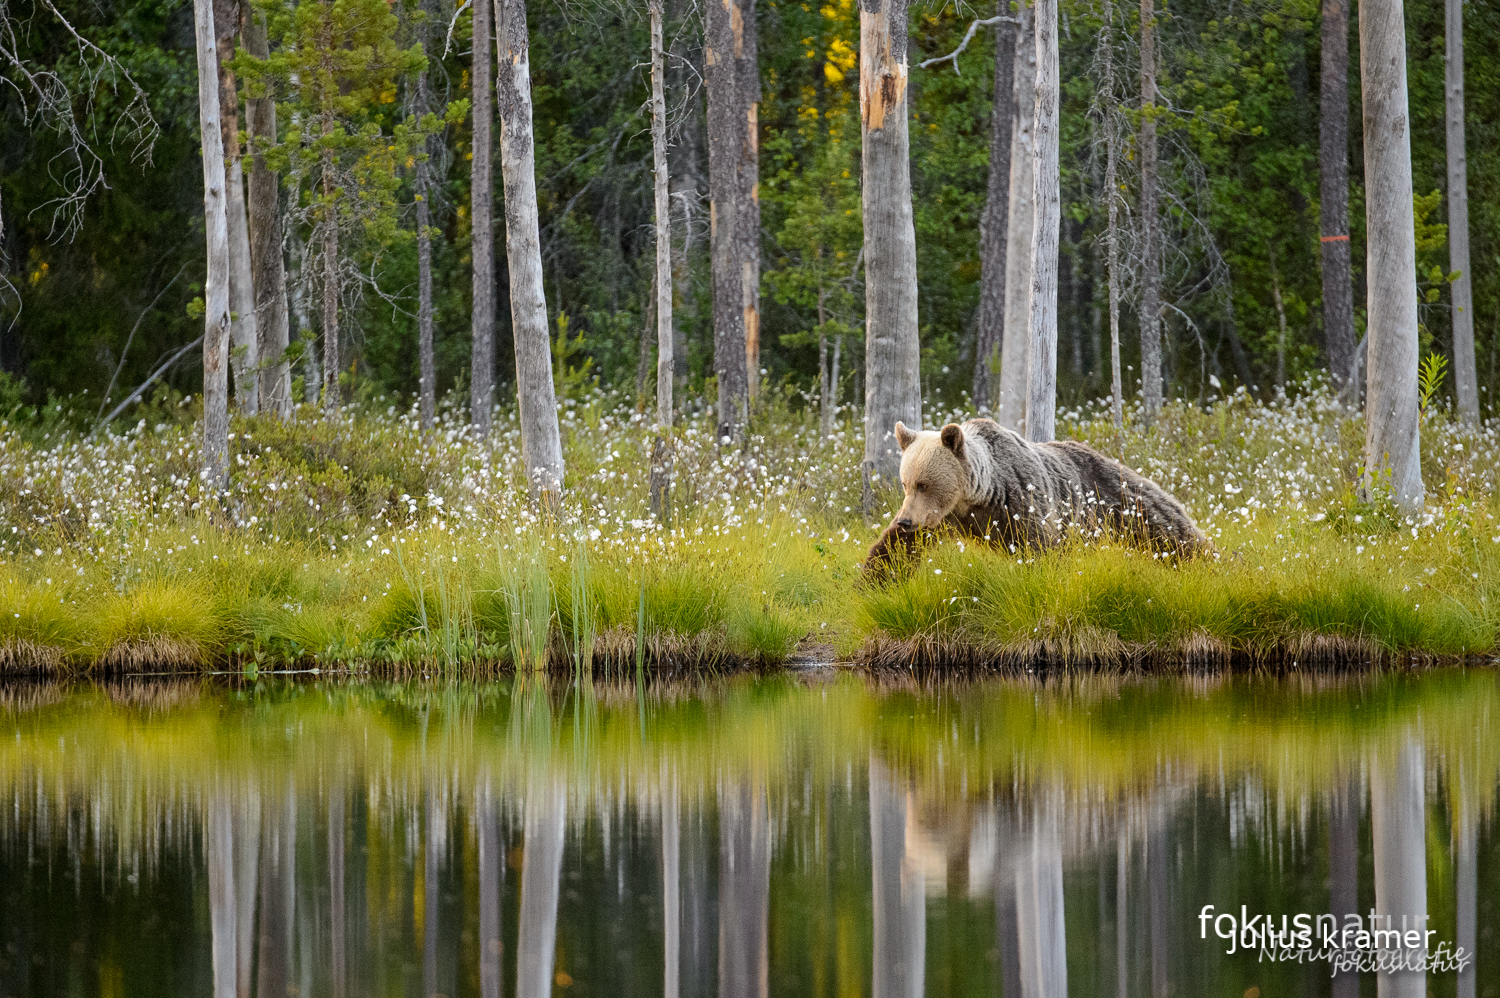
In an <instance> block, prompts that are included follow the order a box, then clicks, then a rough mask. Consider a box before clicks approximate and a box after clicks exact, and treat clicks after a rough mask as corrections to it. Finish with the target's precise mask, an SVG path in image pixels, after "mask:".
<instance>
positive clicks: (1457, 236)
mask: <svg viewBox="0 0 1500 998" xmlns="http://www.w3.org/2000/svg"><path fill="white" fill-rule="evenodd" d="M1446 7H1447V27H1446V31H1445V33H1446V36H1447V43H1448V59H1447V71H1446V75H1447V87H1446V90H1445V92H1446V93H1447V102H1446V103H1447V108H1446V116H1447V124H1448V129H1447V130H1448V269H1449V271H1451V272H1453V273H1456V274H1458V279H1457V280H1455V281H1454V282H1453V388H1454V391H1455V392H1456V394H1457V395H1458V415H1459V418H1460V419H1462V420H1463V421H1464V422H1466V423H1476V422H1478V421H1479V383H1478V373H1477V371H1476V370H1475V365H1474V282H1473V281H1472V280H1471V279H1470V276H1469V161H1468V158H1467V156H1466V155H1465V152H1464V5H1463V0H1447V2H1446Z"/></svg>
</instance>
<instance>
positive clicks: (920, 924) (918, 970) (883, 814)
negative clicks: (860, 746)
mask: <svg viewBox="0 0 1500 998" xmlns="http://www.w3.org/2000/svg"><path fill="white" fill-rule="evenodd" d="M903 23H904V22H903ZM869 772H870V865H871V868H872V870H871V873H872V876H873V879H874V882H873V886H872V888H871V908H872V909H873V912H872V915H873V920H874V926H873V933H872V934H873V936H874V940H873V949H874V970H873V973H872V975H871V987H870V993H871V994H872V995H873V996H874V998H922V994H923V990H924V985H925V979H924V970H925V965H926V955H927V890H926V885H925V882H924V878H923V876H922V871H921V869H920V868H919V867H918V866H917V865H916V864H915V863H912V862H911V861H910V860H909V859H908V857H907V843H906V829H907V818H908V815H907V799H906V792H905V790H904V789H903V788H902V787H900V786H898V785H897V784H896V781H895V780H894V779H893V778H892V776H891V773H890V771H889V770H888V769H886V768H885V766H884V765H883V764H882V763H881V762H880V760H878V759H876V758H875V756H874V755H873V754H872V755H871V756H870V770H869Z"/></svg>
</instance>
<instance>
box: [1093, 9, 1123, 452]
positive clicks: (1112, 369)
mask: <svg viewBox="0 0 1500 998" xmlns="http://www.w3.org/2000/svg"><path fill="white" fill-rule="evenodd" d="M1099 44H1100V45H1102V46H1103V47H1104V196H1105V197H1106V198H1108V199H1109V202H1108V203H1109V210H1108V221H1107V222H1106V223H1105V224H1106V228H1105V230H1104V247H1105V255H1106V261H1107V264H1106V265H1107V266H1108V267H1109V386H1110V388H1109V394H1110V405H1109V412H1110V418H1111V419H1112V420H1113V422H1114V424H1115V429H1116V430H1119V429H1121V428H1122V427H1123V426H1124V425H1125V413H1124V405H1125V382H1124V379H1123V378H1121V376H1120V228H1119V214H1120V178H1119V173H1118V168H1119V167H1118V156H1119V150H1118V136H1119V132H1118V128H1119V122H1118V121H1116V120H1115V117H1116V110H1115V0H1104V32H1103V33H1102V34H1101V35H1100V36H1099Z"/></svg>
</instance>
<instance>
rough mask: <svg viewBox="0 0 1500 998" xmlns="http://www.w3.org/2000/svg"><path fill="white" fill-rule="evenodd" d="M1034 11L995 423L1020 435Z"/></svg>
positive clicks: (1019, 111) (1024, 15) (1026, 33)
mask: <svg viewBox="0 0 1500 998" xmlns="http://www.w3.org/2000/svg"><path fill="white" fill-rule="evenodd" d="M1034 13H1035V12H1034V10H1033V9H1032V8H1030V7H1027V6H1026V5H1025V3H1024V2H1023V3H1022V4H1021V5H1020V8H1019V11H1018V17H1019V18H1020V22H1021V23H1020V24H1019V25H1018V26H1017V28H1016V49H1015V53H1016V54H1015V57H1014V60H1013V62H1014V65H1015V88H1014V94H1015V96H1014V105H1015V118H1014V119H1013V121H1012V124H1011V145H1010V195H1009V198H1008V201H1009V208H1010V212H1009V219H1008V221H1007V222H1006V249H1005V333H1004V336H1003V339H1002V341H1001V345H1000V391H999V399H998V401H997V402H996V404H995V421H996V422H997V423H999V424H1000V425H1001V426H1004V427H1007V428H1009V429H1012V430H1016V431H1017V432H1020V431H1021V430H1022V429H1024V428H1025V420H1026V349H1027V341H1028V340H1029V338H1030V336H1031V263H1032V257H1031V251H1032V246H1031V242H1032V239H1033V238H1034V237H1035V234H1036V201H1035V200H1034V198H1035V197H1036V25H1035V18H1034Z"/></svg>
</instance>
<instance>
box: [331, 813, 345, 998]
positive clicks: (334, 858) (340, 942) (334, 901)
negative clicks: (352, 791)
mask: <svg viewBox="0 0 1500 998" xmlns="http://www.w3.org/2000/svg"><path fill="white" fill-rule="evenodd" d="M328 907H329V916H330V918H329V921H330V924H329V931H330V933H331V937H330V943H331V945H330V947H329V950H330V952H329V956H330V961H331V966H330V967H329V968H328V973H329V979H330V984H331V990H332V992H333V998H343V996H344V992H345V990H346V982H345V979H344V971H345V968H346V967H347V966H348V960H347V957H346V956H345V953H344V944H345V941H346V940H347V938H348V937H347V935H346V934H345V928H344V912H345V910H346V909H345V906H344V788H343V787H342V786H336V787H334V788H333V789H332V790H331V791H329V794H328Z"/></svg>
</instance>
